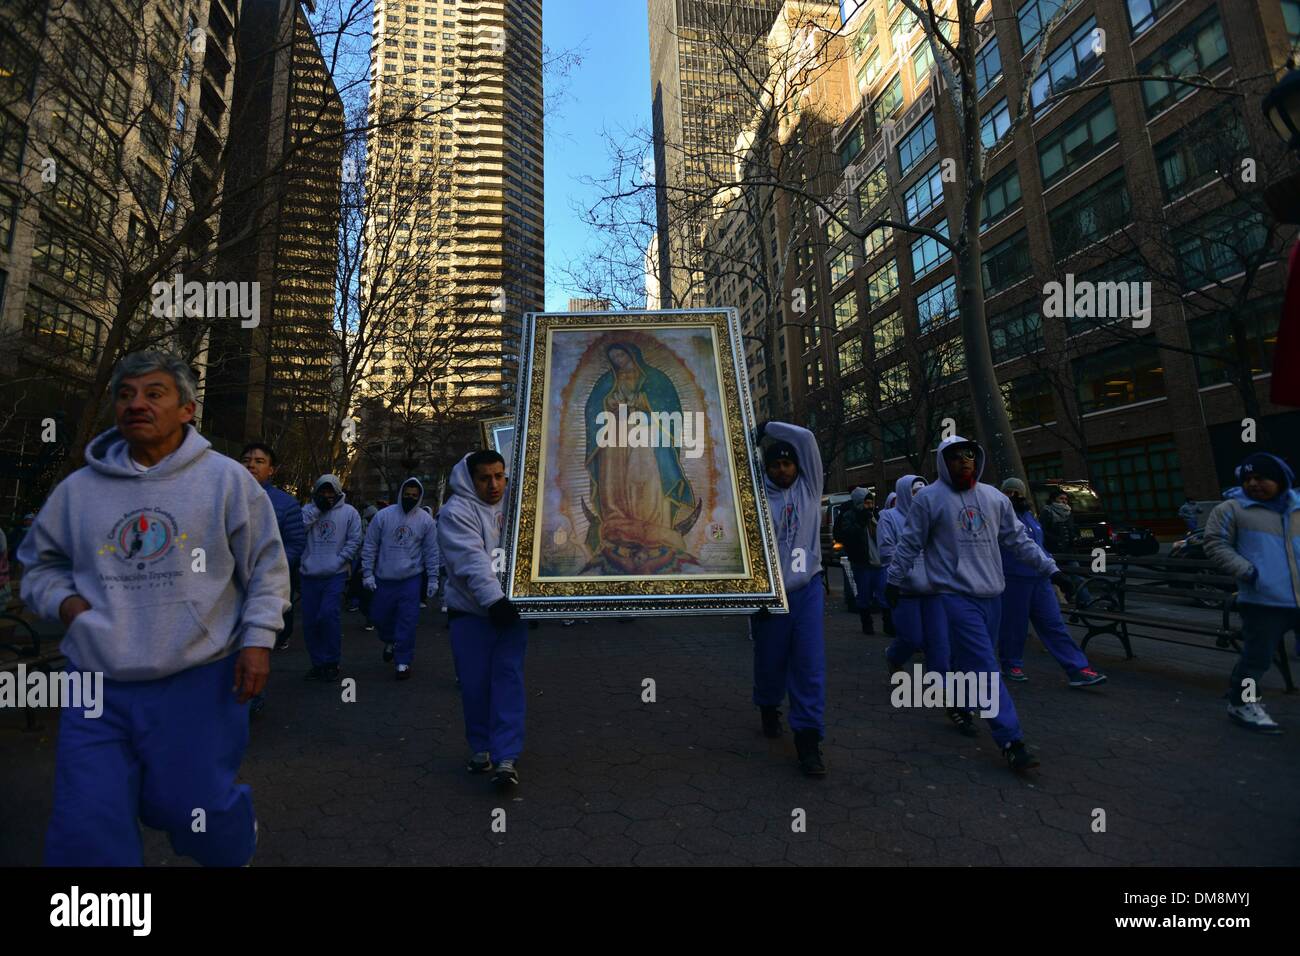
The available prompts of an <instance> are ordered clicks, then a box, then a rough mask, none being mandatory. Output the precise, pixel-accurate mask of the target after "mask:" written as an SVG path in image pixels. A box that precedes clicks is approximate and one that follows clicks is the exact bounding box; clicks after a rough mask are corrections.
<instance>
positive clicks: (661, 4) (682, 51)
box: [648, 0, 781, 308]
mask: <svg viewBox="0 0 1300 956" xmlns="http://www.w3.org/2000/svg"><path fill="white" fill-rule="evenodd" d="M780 8H781V0H743V2H732V0H649V2H648V10H649V17H650V95H651V105H652V121H653V126H654V153H655V155H654V160H655V187H656V196H655V198H656V207H657V208H656V218H657V236H658V242H659V249H658V252H657V260H656V264H657V265H658V268H659V281H658V291H659V298H660V303H661V305H662V306H663V307H664V308H683V307H685V308H691V307H695V306H703V305H707V304H709V303H708V302H707V301H706V299H707V296H706V290H705V287H704V283H705V280H704V276H703V263H702V254H701V252H700V248H701V243H702V242H703V240H704V237H705V234H706V232H707V230H708V227H709V222H710V218H711V216H710V213H711V209H712V204H713V193H714V192H715V191H717V190H718V189H720V188H723V187H725V186H726V184H728V183H730V182H732V181H733V170H734V147H735V142H736V137H737V135H738V134H739V133H740V132H741V130H742V129H743V128H744V126H745V124H746V123H747V122H748V121H749V119H750V117H751V115H752V114H753V111H754V108H755V107H756V106H757V104H758V100H759V97H760V96H761V93H762V86H763V83H762V78H765V77H766V76H767V63H766V37H767V33H768V30H769V29H770V28H771V26H772V23H773V21H774V20H775V18H776V14H777V11H778V10H779V9H780ZM754 78H758V82H755V81H754Z"/></svg>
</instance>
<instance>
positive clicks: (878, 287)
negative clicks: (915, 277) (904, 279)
mask: <svg viewBox="0 0 1300 956" xmlns="http://www.w3.org/2000/svg"><path fill="white" fill-rule="evenodd" d="M897 291H898V264H897V263H896V262H894V261H893V260H892V259H891V260H890V261H889V262H887V263H885V264H884V266H882V267H881V268H880V269H878V270H876V271H875V272H873V273H872V274H871V276H870V278H868V279H867V296H868V301H870V303H871V305H872V306H873V307H874V306H876V305H877V304H879V303H880V302H883V301H884V300H885V299H888V298H889V297H890V296H892V295H893V294H894V293H896V292H897Z"/></svg>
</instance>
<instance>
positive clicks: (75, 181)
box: [48, 160, 114, 230]
mask: <svg viewBox="0 0 1300 956" xmlns="http://www.w3.org/2000/svg"><path fill="white" fill-rule="evenodd" d="M48 199H49V201H50V202H51V203H53V205H54V206H55V207H57V208H58V210H59V212H61V213H62V214H63V215H64V216H65V217H66V218H67V219H68V220H69V221H71V222H75V223H78V224H85V225H87V226H90V227H91V228H92V229H95V230H98V229H100V228H102V227H104V226H107V225H108V224H109V223H110V222H112V220H113V206H114V203H113V197H112V196H110V195H109V194H108V193H106V192H104V191H103V190H102V189H100V188H99V187H98V186H96V185H94V184H93V183H91V182H90V180H89V179H88V178H87V177H86V176H85V175H84V174H83V173H82V172H81V171H80V170H78V169H77V168H76V167H75V166H73V165H72V164H71V163H69V162H67V161H66V160H60V162H59V176H58V178H57V179H56V180H55V181H54V183H53V184H51V186H50V190H49V194H48Z"/></svg>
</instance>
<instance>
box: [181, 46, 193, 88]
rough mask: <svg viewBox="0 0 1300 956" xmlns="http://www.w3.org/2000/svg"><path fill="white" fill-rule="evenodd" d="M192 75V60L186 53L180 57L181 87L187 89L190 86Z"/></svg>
mask: <svg viewBox="0 0 1300 956" xmlns="http://www.w3.org/2000/svg"><path fill="white" fill-rule="evenodd" d="M193 75H194V61H193V60H191V59H190V57H189V54H188V53H187V54H186V55H185V56H184V57H182V58H181V87H182V88H183V89H186V90H188V89H189V88H190V77H191V76H193Z"/></svg>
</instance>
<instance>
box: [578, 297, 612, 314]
mask: <svg viewBox="0 0 1300 956" xmlns="http://www.w3.org/2000/svg"><path fill="white" fill-rule="evenodd" d="M610 308H611V305H610V301H609V299H570V300H569V311H570V312H608V311H609V310H610Z"/></svg>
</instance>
